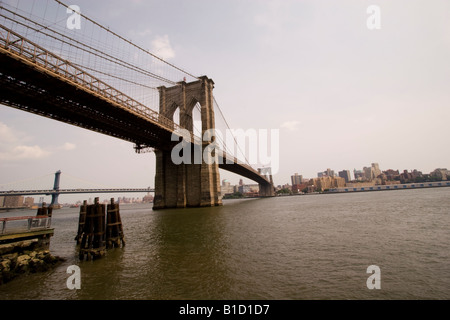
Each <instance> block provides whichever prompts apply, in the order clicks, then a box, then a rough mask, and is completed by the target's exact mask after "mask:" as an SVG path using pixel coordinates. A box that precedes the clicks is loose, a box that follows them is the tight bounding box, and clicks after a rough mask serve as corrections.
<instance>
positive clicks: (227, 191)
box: [220, 179, 234, 196]
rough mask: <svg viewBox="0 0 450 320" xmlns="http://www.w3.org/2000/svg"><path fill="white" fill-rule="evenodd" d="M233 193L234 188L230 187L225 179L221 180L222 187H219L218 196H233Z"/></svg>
mask: <svg viewBox="0 0 450 320" xmlns="http://www.w3.org/2000/svg"><path fill="white" fill-rule="evenodd" d="M233 193H234V186H232V185H231V183H230V182H229V181H228V180H227V179H224V180H222V186H221V187H220V194H221V195H222V196H224V195H226V194H233Z"/></svg>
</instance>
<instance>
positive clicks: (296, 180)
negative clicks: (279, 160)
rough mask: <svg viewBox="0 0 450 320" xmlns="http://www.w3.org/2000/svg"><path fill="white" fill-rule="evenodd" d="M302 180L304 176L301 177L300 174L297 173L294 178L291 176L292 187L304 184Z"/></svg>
mask: <svg viewBox="0 0 450 320" xmlns="http://www.w3.org/2000/svg"><path fill="white" fill-rule="evenodd" d="M302 180H303V176H302V175H299V174H298V173H295V174H294V175H293V176H291V182H292V185H296V184H302Z"/></svg>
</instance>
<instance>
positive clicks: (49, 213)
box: [36, 202, 53, 217]
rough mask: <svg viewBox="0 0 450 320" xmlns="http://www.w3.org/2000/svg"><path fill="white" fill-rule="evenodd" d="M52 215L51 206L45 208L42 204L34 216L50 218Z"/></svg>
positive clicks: (43, 203) (45, 205) (44, 204)
mask: <svg viewBox="0 0 450 320" xmlns="http://www.w3.org/2000/svg"><path fill="white" fill-rule="evenodd" d="M52 213H53V206H52V205H50V206H48V207H47V204H46V203H45V202H42V207H41V208H38V209H37V213H36V216H49V217H51V216H52Z"/></svg>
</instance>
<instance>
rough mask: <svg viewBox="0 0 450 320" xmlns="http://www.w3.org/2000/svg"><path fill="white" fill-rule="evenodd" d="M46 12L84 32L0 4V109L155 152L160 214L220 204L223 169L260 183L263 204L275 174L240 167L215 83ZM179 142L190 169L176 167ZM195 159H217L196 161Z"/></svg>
mask: <svg viewBox="0 0 450 320" xmlns="http://www.w3.org/2000/svg"><path fill="white" fill-rule="evenodd" d="M47 6H52V8H51V9H52V10H55V11H58V10H59V11H62V13H63V14H66V16H67V12H68V13H71V14H75V15H78V16H79V17H80V19H82V20H81V21H83V24H84V31H77V30H69V29H68V28H67V26H65V25H64V23H65V21H64V23H63V24H61V23H57V21H54V20H51V19H49V18H48V17H47V16H46V15H45V14H43V15H42V16H36V15H33V16H30V15H28V14H27V13H26V12H24V11H23V9H19V8H14V7H12V6H8V5H6V4H3V3H2V4H1V7H0V21H1V25H0V86H1V93H0V104H3V105H5V106H9V107H12V108H16V109H20V110H23V111H26V112H30V113H33V114H36V115H39V116H43V117H47V118H50V119H54V120H57V121H61V122H64V123H67V124H70V125H73V126H78V127H81V128H84V129H88V130H92V131H95V132H98V133H102V134H105V135H108V136H112V137H115V138H118V139H121V140H125V141H128V142H131V143H133V144H134V148H135V150H136V152H145V151H147V150H152V151H154V152H155V156H156V174H155V182H154V185H155V189H154V192H155V199H154V209H163V208H174V207H179V208H182V207H201V206H217V205H221V204H222V202H221V198H220V174H219V169H224V170H227V171H230V172H233V173H236V174H238V175H241V176H243V177H246V178H249V179H251V180H253V181H255V182H257V183H258V184H259V187H260V188H259V190H260V191H259V192H260V196H262V197H268V196H274V188H273V181H272V176H271V172H270V168H264V169H262V170H261V168H259V169H257V168H256V169H255V168H254V167H252V165H251V164H250V163H248V161H246V160H240V159H239V157H238V156H237V154H236V152H235V148H236V146H234V147H230V146H228V147H227V145H226V144H225V143H224V141H222V140H221V141H219V140H220V137H219V136H218V135H215V134H214V130H215V128H216V120H217V118H221V121H223V122H225V123H226V124H227V125H228V123H227V121H226V119H225V118H224V117H223V113H222V111H221V110H220V107H219V106H218V104H217V101H216V99H215V98H214V95H213V89H214V86H215V83H214V81H213V80H212V79H210V78H209V77H207V76H194V75H192V74H191V73H189V72H186V71H185V70H183V69H181V68H179V67H177V66H175V65H173V64H171V63H168V62H167V61H165V60H163V59H161V58H159V57H157V56H155V55H153V54H152V53H150V52H149V51H148V50H145V49H143V48H141V47H139V46H138V45H136V44H134V43H133V42H131V41H130V40H127V39H125V38H124V37H122V36H121V35H119V34H118V33H115V32H113V31H110V30H109V28H106V27H104V26H102V25H101V24H99V23H97V22H96V21H94V20H92V19H90V18H89V17H88V16H85V15H82V14H81V13H77V12H75V11H74V10H73V8H71V7H69V6H67V5H65V4H64V3H62V2H61V1H57V0H55V2H54V3H53V4H50V5H49V4H47ZM43 9H45V10H46V11H45V12H47V8H43ZM77 32H78V33H77ZM110 43H114V44H115V46H112V45H110ZM130 52H133V53H134V55H133V54H130ZM137 56H139V59H137V58H136V57H137ZM195 112H198V113H199V114H200V122H201V125H200V126H199V127H198V126H196V124H195V121H194V118H195V117H194V113H195ZM211 132H213V134H211ZM174 137H175V139H174ZM180 141H184V142H185V143H186V144H187V145H188V149H186V148H184V149H183V151H182V152H186V150H191V151H192V152H190V153H189V157H190V158H191V160H192V161H187V162H185V163H179V164H178V163H174V161H173V159H172V154H173V150H174V148H175V146H176V145H178V144H179V143H180ZM236 144H237V143H236ZM211 145H213V146H215V148H213V149H212V151H210V152H209V150H210V148H211ZM230 148H232V150H231V151H230ZM196 154H201V155H204V154H207V155H208V156H209V157H210V158H214V159H215V160H216V161H207V160H208V159H204V158H205V157H202V159H201V161H200V162H199V161H194V160H196V159H194V157H195V155H196ZM185 156H186V155H185ZM149 184H150V183H149Z"/></svg>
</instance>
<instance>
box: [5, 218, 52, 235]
mask: <svg viewBox="0 0 450 320" xmlns="http://www.w3.org/2000/svg"><path fill="white" fill-rule="evenodd" d="M51 221H52V218H51V217H49V216H24V217H9V218H0V234H1V235H2V234H9V233H18V232H28V231H36V230H44V229H48V228H50V226H51Z"/></svg>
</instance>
